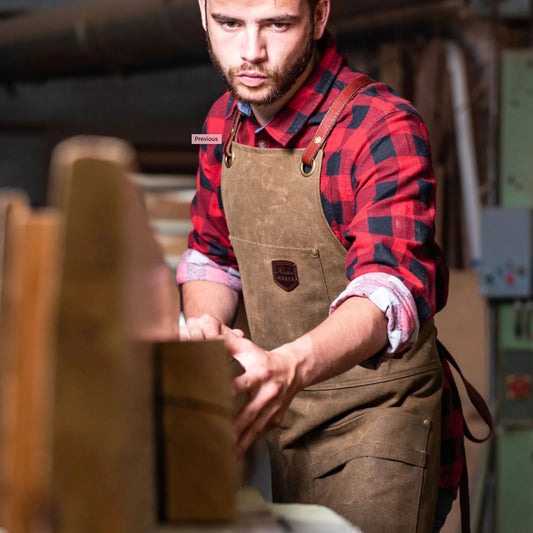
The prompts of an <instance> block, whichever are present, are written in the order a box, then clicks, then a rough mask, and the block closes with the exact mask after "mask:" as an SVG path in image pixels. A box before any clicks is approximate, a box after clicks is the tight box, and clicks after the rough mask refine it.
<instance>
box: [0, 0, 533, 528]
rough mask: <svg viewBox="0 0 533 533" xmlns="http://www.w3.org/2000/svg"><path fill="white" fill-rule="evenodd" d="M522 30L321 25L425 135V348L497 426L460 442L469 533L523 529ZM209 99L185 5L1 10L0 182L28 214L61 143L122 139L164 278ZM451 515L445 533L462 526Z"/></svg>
mask: <svg viewBox="0 0 533 533" xmlns="http://www.w3.org/2000/svg"><path fill="white" fill-rule="evenodd" d="M532 22H533V7H532V2H531V0H380V1H376V0H357V1H354V0H332V13H331V18H330V24H329V28H330V30H331V31H332V32H333V33H334V34H335V35H336V36H337V37H338V39H339V40H340V42H341V43H342V45H343V48H344V49H345V51H346V52H347V53H348V55H349V57H350V63H351V65H352V66H355V67H357V68H358V69H360V70H362V71H364V72H366V73H367V74H369V75H370V76H372V77H374V78H376V79H379V80H381V81H384V82H386V83H388V84H389V85H391V86H392V87H393V88H394V89H395V90H396V91H397V92H399V93H400V94H401V95H402V96H404V97H406V98H408V99H410V100H412V101H413V102H414V104H415V105H416V107H417V108H418V110H419V111H420V113H421V114H422V116H423V118H424V119H425V121H426V123H427V125H428V128H429V132H430V139H431V143H432V155H433V163H434V170H435V174H436V178H437V183H438V219H437V235H438V241H439V243H440V245H441V247H442V248H443V250H444V252H445V255H446V258H447V260H448V263H449V266H450V268H451V270H452V283H451V288H450V301H449V305H448V306H447V308H446V309H445V310H444V311H443V312H442V313H441V314H440V315H439V317H438V319H437V325H438V328H439V334H440V337H441V338H442V340H443V342H444V343H445V344H446V345H447V346H448V348H449V349H450V351H451V352H452V353H454V354H455V355H456V357H457V359H458V360H459V361H460V364H461V365H462V367H463V371H464V373H465V374H466V376H467V377H468V378H469V379H470V381H472V382H473V384H474V385H475V386H476V387H477V388H478V390H480V391H481V392H482V394H483V395H484V396H485V398H486V399H487V400H488V402H489V405H490V407H491V409H492V412H493V414H494V416H495V419H496V426H497V431H496V434H495V436H494V438H493V439H491V440H490V441H489V442H488V443H485V444H483V445H472V446H470V445H468V455H469V461H470V465H469V470H470V481H471V487H470V492H471V503H472V524H473V530H474V531H483V532H495V533H503V532H507V531H509V532H511V531H512V532H513V533H526V532H527V533H530V532H531V531H533V395H532V390H531V380H532V378H531V376H532V375H533V216H532V208H533V171H532V169H533V24H532ZM223 90H224V87H223V84H222V82H221V80H220V79H219V77H218V74H217V73H216V72H215V70H214V69H213V68H212V66H211V65H210V63H209V60H208V57H207V53H206V49H205V39H204V33H203V30H202V28H201V25H200V16H199V11H198V5H197V0H181V1H180V0H100V1H96V0H94V1H93V0H85V1H84V0H0V186H1V187H2V188H10V189H20V190H22V191H24V192H25V193H26V194H27V196H28V198H29V202H30V204H31V205H32V207H34V208H39V207H41V206H44V205H46V204H47V201H48V200H47V199H48V195H49V189H48V176H49V168H50V160H51V154H52V152H53V150H54V148H55V147H56V145H57V144H58V143H59V142H60V141H62V140H64V139H67V138H69V137H72V136H74V135H78V134H90V135H97V136H112V137H118V138H120V139H124V140H125V141H127V142H128V143H130V144H131V145H132V146H133V147H134V149H135V154H136V160H137V167H136V171H135V174H134V181H135V182H136V183H137V185H139V186H140V187H141V188H142V189H143V191H144V194H145V199H146V205H147V209H148V215H149V217H150V220H151V223H152V227H153V229H154V232H155V234H156V235H157V239H158V241H159V242H160V244H161V246H162V248H163V250H164V253H165V257H166V259H167V262H168V264H169V266H170V268H175V266H176V264H177V261H178V260H179V257H180V254H181V253H182V252H183V250H184V249H185V246H186V236H187V233H188V231H189V229H190V222H189V218H188V202H190V200H191V198H192V195H193V193H194V187H195V170H196V161H197V148H198V147H197V146H195V145H193V144H191V135H192V134H193V133H199V132H200V131H201V128H202V123H203V119H204V117H205V115H206V113H207V111H208V110H209V108H210V106H211V104H212V102H213V101H214V100H215V99H216V98H217V97H218V96H219V95H220V94H221V93H222V91H223ZM464 405H465V414H466V417H467V420H468V421H469V424H471V427H472V429H473V432H474V433H476V434H478V435H479V434H480V433H481V434H483V432H484V431H485V428H484V427H483V425H482V424H480V423H479V421H478V419H477V418H476V417H475V416H474V415H473V413H472V411H473V410H472V409H471V408H470V406H469V405H470V404H469V402H468V401H466V400H465V402H464ZM257 483H258V485H259V486H260V489H261V490H262V491H264V492H266V491H268V482H267V481H266V480H264V479H261V474H260V475H259V479H258V481H257ZM265 487H267V488H265ZM266 497H267V498H268V494H266ZM457 507H458V505H455V506H454V510H453V515H452V517H451V519H450V520H449V523H448V524H447V525H446V527H445V529H444V531H445V533H451V532H456V531H458V530H459V513H458V509H457Z"/></svg>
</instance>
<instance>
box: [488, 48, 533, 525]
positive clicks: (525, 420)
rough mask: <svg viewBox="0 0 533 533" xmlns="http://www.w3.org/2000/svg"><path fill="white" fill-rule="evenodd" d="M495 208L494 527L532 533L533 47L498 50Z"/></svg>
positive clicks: (491, 235) (491, 250)
mask: <svg viewBox="0 0 533 533" xmlns="http://www.w3.org/2000/svg"><path fill="white" fill-rule="evenodd" d="M501 73H502V76H501V79H502V85H501V125H500V146H501V150H500V162H501V165H500V176H499V195H500V205H499V206H498V207H491V208H487V209H484V212H483V223H482V228H483V238H482V248H483V253H482V267H481V269H480V288H481V293H482V294H483V295H484V296H486V297H487V298H489V300H490V302H491V306H492V307H493V310H494V311H495V313H494V314H495V316H496V324H497V335H495V338H496V339H497V340H496V341H495V343H496V346H495V350H494V352H495V360H496V361H495V368H494V369H493V372H494V375H493V384H494V388H495V391H494V393H495V411H496V412H495V415H496V426H497V431H496V437H495V447H496V450H495V451H496V453H495V481H496V484H495V487H496V531H497V532H498V533H506V532H512V533H532V532H533V50H532V49H527V50H516V51H515V50H513V51H506V52H504V53H503V54H502V71H501Z"/></svg>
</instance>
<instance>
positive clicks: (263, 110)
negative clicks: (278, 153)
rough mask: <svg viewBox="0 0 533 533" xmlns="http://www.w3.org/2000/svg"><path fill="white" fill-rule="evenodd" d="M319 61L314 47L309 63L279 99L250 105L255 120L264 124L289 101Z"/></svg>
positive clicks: (318, 55) (318, 54)
mask: <svg viewBox="0 0 533 533" xmlns="http://www.w3.org/2000/svg"><path fill="white" fill-rule="evenodd" d="M319 62H320V53H319V52H318V50H317V49H316V48H315V52H314V54H313V57H312V58H311V61H309V65H307V68H306V69H305V70H304V72H302V74H301V76H300V77H299V78H298V79H297V80H296V83H295V84H294V85H293V86H292V87H291V89H290V91H288V92H287V93H286V94H285V95H283V96H282V97H281V98H280V99H279V100H276V101H275V102H274V103H273V104H269V105H253V104H252V106H251V108H252V112H253V114H254V116H255V118H256V120H257V122H258V123H259V124H260V125H261V126H264V125H265V124H266V123H267V122H270V121H271V120H272V118H274V117H275V116H276V115H277V114H278V112H279V111H280V110H281V109H283V107H285V104H287V102H289V101H290V99H291V98H292V97H293V96H294V95H295V94H296V93H297V92H298V91H299V90H300V88H301V87H302V85H303V84H304V83H305V81H306V80H307V78H308V77H309V75H310V74H311V72H313V70H314V69H315V67H316V65H317V64H318V63H319Z"/></svg>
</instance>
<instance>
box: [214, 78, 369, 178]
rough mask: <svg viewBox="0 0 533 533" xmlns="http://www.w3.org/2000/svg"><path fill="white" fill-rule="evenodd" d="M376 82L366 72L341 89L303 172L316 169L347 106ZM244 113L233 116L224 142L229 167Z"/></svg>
mask: <svg viewBox="0 0 533 533" xmlns="http://www.w3.org/2000/svg"><path fill="white" fill-rule="evenodd" d="M372 83H374V80H373V79H372V78H369V77H368V76H366V75H365V74H362V75H360V76H358V77H357V78H355V79H353V80H352V81H351V82H350V83H349V84H348V85H346V87H345V88H344V89H343V90H342V91H341V93H340V94H339V96H337V98H336V99H335V101H334V102H333V104H332V105H331V107H330V108H329V110H328V112H327V113H326V116H325V117H324V120H322V122H321V123H320V126H319V127H318V129H317V131H316V134H315V136H314V137H313V140H312V142H311V143H310V144H309V146H308V147H307V148H306V150H305V152H304V154H303V156H302V163H301V171H302V174H304V175H308V174H311V173H312V171H313V169H314V164H315V158H316V156H317V154H318V152H319V151H320V150H321V149H322V148H323V147H324V145H325V144H326V141H327V139H328V137H329V135H330V133H331V131H332V130H333V128H334V127H335V124H336V123H337V120H338V119H339V117H340V115H341V113H342V112H343V111H344V109H345V108H346V106H347V105H348V104H349V103H350V102H351V101H352V100H353V99H354V98H355V97H356V96H357V94H358V93H360V92H361V91H362V90H363V89H364V88H365V87H368V85H370V84H372ZM241 119H242V113H241V112H240V111H237V112H236V113H235V115H234V117H233V122H232V124H231V129H230V134H229V135H228V138H227V139H226V142H225V143H224V150H223V151H224V164H225V165H226V166H227V167H228V168H229V167H230V166H231V162H232V159H233V156H234V154H233V150H232V144H233V141H234V140H235V139H236V138H237V135H238V132H239V127H240V124H241ZM305 167H307V168H311V170H310V171H306V170H305Z"/></svg>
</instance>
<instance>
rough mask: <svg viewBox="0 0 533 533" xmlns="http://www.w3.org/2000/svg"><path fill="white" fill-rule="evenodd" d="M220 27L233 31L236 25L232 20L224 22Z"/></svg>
mask: <svg viewBox="0 0 533 533" xmlns="http://www.w3.org/2000/svg"><path fill="white" fill-rule="evenodd" d="M222 26H223V27H224V28H226V29H227V30H234V29H235V28H236V27H237V23H236V22H235V21H234V20H226V21H225V22H223V23H222Z"/></svg>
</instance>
